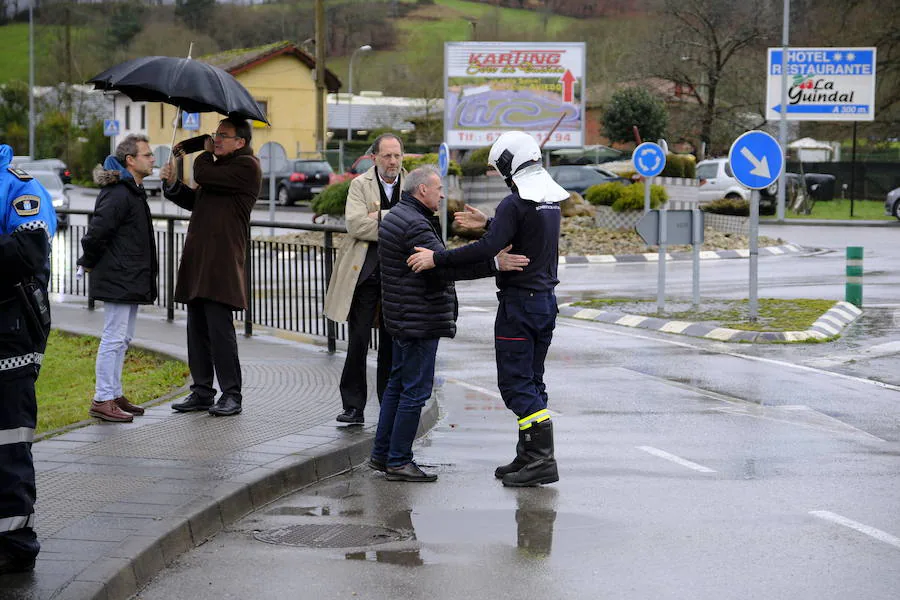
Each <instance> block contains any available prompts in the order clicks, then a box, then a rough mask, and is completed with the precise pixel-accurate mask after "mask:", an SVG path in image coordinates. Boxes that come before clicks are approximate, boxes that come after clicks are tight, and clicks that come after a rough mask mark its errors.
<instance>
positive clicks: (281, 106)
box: [147, 56, 327, 158]
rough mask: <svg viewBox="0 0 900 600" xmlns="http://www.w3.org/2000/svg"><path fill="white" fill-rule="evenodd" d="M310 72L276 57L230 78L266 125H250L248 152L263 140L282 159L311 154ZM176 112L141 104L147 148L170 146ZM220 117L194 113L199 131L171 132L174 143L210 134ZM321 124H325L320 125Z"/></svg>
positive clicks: (158, 105) (313, 132)
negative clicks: (248, 97) (261, 113)
mask: <svg viewBox="0 0 900 600" xmlns="http://www.w3.org/2000/svg"><path fill="white" fill-rule="evenodd" d="M313 74H314V72H313V71H312V70H310V68H309V67H307V66H306V65H305V64H303V63H302V62H300V60H299V59H297V58H295V57H293V56H278V57H276V58H273V59H270V60H268V61H266V62H264V63H261V64H259V65H257V66H256V67H253V68H252V69H249V70H247V71H244V72H242V73H240V74H238V75H237V76H236V79H237V80H238V81H239V82H241V84H242V85H243V86H244V87H245V88H247V90H248V91H249V92H250V93H251V94H252V95H253V98H254V99H256V101H257V102H259V103H260V105H261V106H262V105H263V103H265V106H264V109H265V111H266V115H267V116H268V118H269V122H270V123H271V127H270V126H268V125H266V124H264V123H259V122H254V123H253V125H254V127H253V150H254V152H259V148H260V147H261V146H262V145H263V144H265V143H266V142H277V143H279V144H281V146H282V147H283V148H284V150H285V152H286V153H287V156H288V158H294V157H296V156H299V155H300V154H299V153H304V154H305V153H307V152H314V151H315V150H316V119H315V112H316V96H315V93H316V86H315V81H314V80H313ZM176 111H177V109H176V108H175V107H174V106H171V105H168V104H162V103H150V104H148V105H147V121H148V122H147V135H148V136H149V137H150V143H151V146H153V147H156V146H158V145H165V146H170V145H171V143H172V123H173V120H174V118H175V115H176ZM222 118H224V117H223V115H220V114H218V113H200V129H199V130H197V131H188V130H184V129H181V128H180V122H179V129H177V130H176V134H175V143H178V142H179V141H181V140H185V139H188V138H191V137H194V136H196V135H200V134H203V133H212V132H214V131H215V130H216V126H217V125H218V123H219V121H220V120H221V119H222ZM326 122H327V121H326Z"/></svg>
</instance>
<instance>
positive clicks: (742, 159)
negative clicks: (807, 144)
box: [728, 131, 784, 190]
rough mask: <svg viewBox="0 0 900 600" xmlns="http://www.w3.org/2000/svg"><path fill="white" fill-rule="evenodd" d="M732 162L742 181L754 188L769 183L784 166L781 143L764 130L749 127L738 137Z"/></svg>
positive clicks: (731, 157) (740, 181)
mask: <svg viewBox="0 0 900 600" xmlns="http://www.w3.org/2000/svg"><path fill="white" fill-rule="evenodd" d="M728 162H729V164H730V165H731V170H732V172H733V173H734V178H735V179H737V180H738V183H740V184H741V185H743V186H744V187H747V188H750V189H751V190H761V189H764V188H767V187H769V186H770V185H771V184H772V182H774V181H775V180H776V179H778V177H779V176H780V175H781V171H782V169H784V155H783V154H782V152H781V146H779V145H778V142H777V141H776V140H775V138H773V137H772V136H771V135H769V134H768V133H766V132H764V131H748V132H747V133H745V134H743V135H741V136H740V137H738V139H736V140H734V143H733V144H732V145H731V150H729V151H728Z"/></svg>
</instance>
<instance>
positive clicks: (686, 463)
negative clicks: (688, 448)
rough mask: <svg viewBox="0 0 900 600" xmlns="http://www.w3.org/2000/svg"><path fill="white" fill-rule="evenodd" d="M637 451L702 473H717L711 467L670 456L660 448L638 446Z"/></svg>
mask: <svg viewBox="0 0 900 600" xmlns="http://www.w3.org/2000/svg"><path fill="white" fill-rule="evenodd" d="M637 449H638V450H643V451H644V452H646V453H647V454H652V455H653V456H658V457H659V458H663V459H665V460H668V461H671V462H673V463H675V464H678V465H681V466H682V467H687V468H688V469H693V470H695V471H700V472H701V473H715V471H713V470H712V469H710V468H709V467H704V466H703V465H698V464H697V463H695V462H691V461H689V460H687V459H685V458H681V457H680V456H675V455H674V454H669V453H668V452H666V451H665V450H660V449H659V448H654V447H653V446H637Z"/></svg>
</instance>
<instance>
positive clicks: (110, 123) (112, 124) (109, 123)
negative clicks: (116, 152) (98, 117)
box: [103, 119, 119, 137]
mask: <svg viewBox="0 0 900 600" xmlns="http://www.w3.org/2000/svg"><path fill="white" fill-rule="evenodd" d="M103 135H105V136H108V137H110V136H114V135H119V122H118V121H117V120H116V119H103Z"/></svg>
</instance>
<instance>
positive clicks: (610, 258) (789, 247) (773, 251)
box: [559, 244, 812, 265]
mask: <svg viewBox="0 0 900 600" xmlns="http://www.w3.org/2000/svg"><path fill="white" fill-rule="evenodd" d="M811 251H812V249H810V248H805V247H803V246H798V245H796V244H785V245H783V246H766V247H764V248H760V249H759V256H782V255H784V254H801V253H803V252H811ZM749 257H750V250H749V249H747V248H742V249H740V250H705V251H701V252H700V260H718V259H725V258H749ZM693 258H694V254H693V252H671V253H667V254H666V261H670V260H692V259H693ZM650 262H659V252H647V253H645V254H588V255H586V256H560V257H559V264H561V265H588V264H606V263H650Z"/></svg>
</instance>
